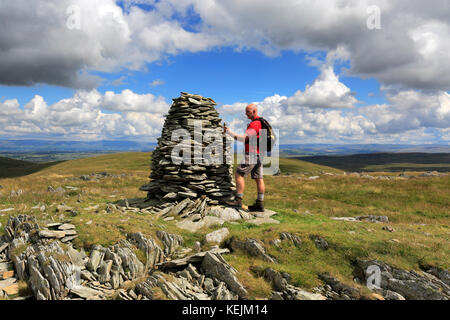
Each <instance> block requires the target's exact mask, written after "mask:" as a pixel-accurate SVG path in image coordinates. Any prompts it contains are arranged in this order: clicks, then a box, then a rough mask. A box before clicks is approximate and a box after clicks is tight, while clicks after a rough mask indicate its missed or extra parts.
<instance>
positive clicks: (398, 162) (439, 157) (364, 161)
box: [296, 153, 450, 172]
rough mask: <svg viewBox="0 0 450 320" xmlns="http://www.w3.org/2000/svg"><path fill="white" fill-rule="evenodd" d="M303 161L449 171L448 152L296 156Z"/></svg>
mask: <svg viewBox="0 0 450 320" xmlns="http://www.w3.org/2000/svg"><path fill="white" fill-rule="evenodd" d="M296 159H300V160H303V161H308V162H311V163H315V164H320V165H324V166H330V167H333V168H338V169H341V170H345V171H356V172H361V171H388V172H389V171H391V172H398V171H440V172H450V153H373V154H355V155H346V156H312V157H298V158H296Z"/></svg>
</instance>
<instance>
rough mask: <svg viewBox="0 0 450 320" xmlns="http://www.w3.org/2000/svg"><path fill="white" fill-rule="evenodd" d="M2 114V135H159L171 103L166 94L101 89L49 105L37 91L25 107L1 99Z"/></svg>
mask: <svg viewBox="0 0 450 320" xmlns="http://www.w3.org/2000/svg"><path fill="white" fill-rule="evenodd" d="M0 107H2V108H1V111H0V114H2V115H3V114H4V115H7V117H2V118H0V119H7V121H5V125H3V126H1V127H0V136H2V137H8V138H10V137H12V136H16V137H26V136H27V134H33V137H41V138H52V137H53V138H55V137H65V138H69V137H70V138H80V139H105V138H113V139H116V138H124V137H133V138H136V137H138V138H149V139H153V140H154V139H156V137H157V136H159V134H160V132H161V129H162V125H163V123H164V114H165V113H166V112H167V111H168V109H169V106H168V105H167V104H166V103H165V102H164V99H163V98H162V97H155V96H153V95H151V94H144V95H139V94H136V93H134V92H131V91H130V90H124V91H122V93H119V94H116V93H114V92H110V91H108V92H106V93H105V94H101V93H100V92H98V91H97V90H92V91H77V92H76V93H75V94H74V95H73V96H72V97H71V98H67V99H62V100H60V101H58V102H56V103H55V104H53V105H48V104H47V102H46V101H45V100H44V98H43V97H41V96H39V95H36V96H35V97H34V98H33V99H32V100H31V101H29V102H28V103H27V104H25V106H24V107H23V109H21V108H20V107H19V104H18V102H17V100H7V101H5V102H3V103H0Z"/></svg>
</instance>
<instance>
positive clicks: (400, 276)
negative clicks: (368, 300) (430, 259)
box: [356, 259, 450, 300]
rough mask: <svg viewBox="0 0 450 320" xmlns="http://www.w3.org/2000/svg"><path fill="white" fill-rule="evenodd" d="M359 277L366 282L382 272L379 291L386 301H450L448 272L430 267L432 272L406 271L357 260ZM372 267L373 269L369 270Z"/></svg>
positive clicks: (382, 263)
mask: <svg viewBox="0 0 450 320" xmlns="http://www.w3.org/2000/svg"><path fill="white" fill-rule="evenodd" d="M356 265H357V267H358V269H357V271H358V272H359V276H360V277H361V278H362V279H363V281H366V282H367V280H368V279H369V280H371V279H372V278H371V276H372V277H373V275H374V272H373V270H374V269H377V270H379V271H380V274H379V275H380V282H379V288H374V290H378V291H379V292H381V294H382V295H383V296H384V297H385V298H386V299H396V300H401V299H402V298H404V299H406V300H449V299H450V286H449V284H448V271H444V270H441V272H439V269H437V268H432V267H430V268H429V269H428V270H429V271H431V272H421V273H418V272H416V271H413V270H412V271H406V270H402V269H399V268H395V267H392V266H390V265H388V264H386V263H384V262H381V261H378V260H362V259H357V261H356ZM369 267H371V268H369Z"/></svg>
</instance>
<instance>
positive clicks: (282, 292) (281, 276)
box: [252, 267, 326, 300]
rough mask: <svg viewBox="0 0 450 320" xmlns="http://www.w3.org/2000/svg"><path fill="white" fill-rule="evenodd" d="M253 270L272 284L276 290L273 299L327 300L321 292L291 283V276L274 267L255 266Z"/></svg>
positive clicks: (273, 292)
mask: <svg viewBox="0 0 450 320" xmlns="http://www.w3.org/2000/svg"><path fill="white" fill-rule="evenodd" d="M252 271H253V272H255V273H256V274H257V275H259V276H262V277H263V278H264V279H265V280H266V281H268V282H269V283H270V284H271V285H272V288H273V290H274V291H272V297H271V299H272V300H326V297H324V296H323V295H321V294H318V293H311V292H308V291H305V290H303V289H301V288H298V287H295V286H293V285H291V284H289V281H290V276H289V274H287V273H280V272H278V271H276V270H274V269H272V268H266V269H264V270H260V269H259V268H256V267H253V269H252Z"/></svg>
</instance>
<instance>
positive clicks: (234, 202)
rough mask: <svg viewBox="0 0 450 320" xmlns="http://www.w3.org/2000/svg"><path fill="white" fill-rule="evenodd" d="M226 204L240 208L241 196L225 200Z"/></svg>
mask: <svg viewBox="0 0 450 320" xmlns="http://www.w3.org/2000/svg"><path fill="white" fill-rule="evenodd" d="M225 203H226V204H227V206H230V207H232V208H239V209H242V208H243V207H242V198H240V197H235V198H234V200H233V201H226V202H225Z"/></svg>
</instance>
